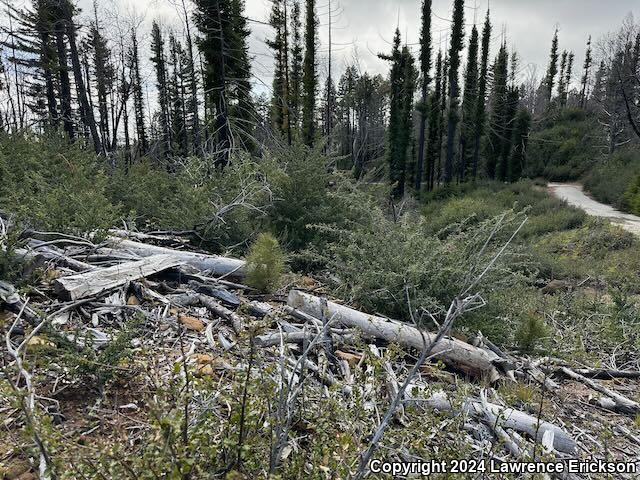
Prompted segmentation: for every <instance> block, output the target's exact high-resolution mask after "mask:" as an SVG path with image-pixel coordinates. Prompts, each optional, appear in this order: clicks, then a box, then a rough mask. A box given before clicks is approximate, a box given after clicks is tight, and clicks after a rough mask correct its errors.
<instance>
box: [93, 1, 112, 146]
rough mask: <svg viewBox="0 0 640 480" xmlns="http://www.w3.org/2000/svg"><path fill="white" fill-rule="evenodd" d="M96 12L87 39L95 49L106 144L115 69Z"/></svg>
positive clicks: (97, 91)
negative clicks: (108, 100) (108, 101)
mask: <svg viewBox="0 0 640 480" xmlns="http://www.w3.org/2000/svg"><path fill="white" fill-rule="evenodd" d="M94 8H95V7H94ZM94 14H95V20H94V22H93V23H92V24H91V25H90V26H89V36H88V39H87V40H88V43H89V44H90V45H91V47H92V50H93V74H94V79H95V86H96V93H97V97H98V114H99V116H100V122H99V126H100V134H101V136H102V143H103V144H104V145H105V146H106V145H107V142H108V140H109V139H110V135H109V111H108V106H107V97H108V95H109V94H110V93H111V89H112V88H113V82H114V76H115V70H114V68H113V65H112V64H111V52H110V50H109V46H108V44H107V40H106V38H105V37H104V36H103V35H102V32H101V31H100V24H99V22H98V12H97V10H94ZM89 86H90V84H89V82H87V87H89ZM89 98H91V96H89Z"/></svg>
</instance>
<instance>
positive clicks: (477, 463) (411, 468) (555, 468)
mask: <svg viewBox="0 0 640 480" xmlns="http://www.w3.org/2000/svg"><path fill="white" fill-rule="evenodd" d="M369 470H370V471H371V473H374V474H375V473H381V474H384V475H393V476H394V477H395V476H399V477H406V476H409V475H412V476H415V475H420V476H423V477H429V476H431V475H439V474H443V473H470V474H474V473H506V474H508V473H511V474H534V473H539V474H545V473H546V474H550V475H551V474H554V473H576V474H579V473H592V474H599V473H602V474H635V473H638V471H640V468H639V465H638V464H637V463H635V462H607V461H604V460H599V459H594V460H577V459H569V460H558V461H552V462H543V461H540V462H515V461H514V462H500V461H496V460H493V459H488V460H487V459H480V460H474V459H453V460H427V461H423V462H384V461H382V460H372V461H371V462H370V463H369Z"/></svg>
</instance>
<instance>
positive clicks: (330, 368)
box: [0, 231, 640, 469]
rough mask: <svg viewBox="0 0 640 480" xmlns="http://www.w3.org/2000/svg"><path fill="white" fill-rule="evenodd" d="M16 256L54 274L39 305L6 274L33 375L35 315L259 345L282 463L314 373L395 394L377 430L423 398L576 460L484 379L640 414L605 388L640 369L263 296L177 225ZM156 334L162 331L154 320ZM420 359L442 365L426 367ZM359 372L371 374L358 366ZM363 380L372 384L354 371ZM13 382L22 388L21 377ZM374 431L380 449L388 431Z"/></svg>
mask: <svg viewBox="0 0 640 480" xmlns="http://www.w3.org/2000/svg"><path fill="white" fill-rule="evenodd" d="M159 244H160V245H159ZM17 253H18V255H20V256H22V257H23V259H24V261H25V264H29V265H32V266H33V265H36V266H38V267H39V268H44V269H45V270H49V271H50V273H51V274H50V275H49V277H50V278H52V279H53V280H51V281H50V283H47V284H44V285H41V286H39V290H38V294H37V295H36V296H35V297H34V298H33V299H32V300H31V301H29V300H27V299H26V298H23V297H22V296H21V295H19V294H18V293H17V292H16V290H15V289H14V288H13V286H12V285H10V284H8V283H6V282H0V308H3V309H6V310H8V311H10V312H13V314H14V320H15V321H14V322H13V325H12V327H11V328H10V329H9V330H8V331H6V332H5V336H6V342H7V345H8V351H9V353H11V355H12V358H13V361H14V362H18V363H19V365H18V367H19V374H18V375H19V377H25V375H28V372H25V371H24V368H23V366H22V363H21V360H20V359H21V356H20V355H22V351H21V350H20V349H21V348H23V341H21V340H20V338H22V337H25V336H26V338H31V337H32V336H33V330H31V331H32V333H31V334H27V333H26V332H28V331H29V324H31V325H32V326H37V329H38V331H40V330H41V329H42V328H43V327H44V326H45V325H46V326H47V327H49V328H53V329H55V330H57V331H58V332H59V333H60V334H62V335H63V336H65V337H67V338H68V339H69V340H70V341H72V342H75V344H76V345H77V348H78V349H80V350H81V349H83V348H94V349H100V348H104V347H105V345H108V344H109V342H110V341H111V338H113V337H114V335H116V334H117V331H118V329H119V328H120V327H121V326H122V325H123V323H124V321H125V320H126V319H127V318H128V317H129V316H131V315H132V314H134V313H135V314H138V315H142V316H143V317H144V318H145V319H146V320H147V323H146V325H147V328H150V329H158V328H159V327H160V325H161V324H163V323H164V324H167V325H170V326H174V327H175V328H176V331H179V332H182V333H184V332H187V333H188V335H191V336H192V338H193V347H192V350H194V349H196V350H197V349H202V351H203V352H206V351H208V350H211V349H222V350H224V351H231V350H233V349H238V348H241V347H240V345H246V341H249V342H250V344H251V345H252V348H258V349H260V351H261V352H263V355H265V356H266V357H267V358H272V359H273V361H274V362H276V363H277V364H279V365H280V370H281V372H282V373H281V374H282V376H283V379H286V381H283V382H281V383H282V385H283V386H282V388H283V391H282V392H281V398H282V402H284V403H281V405H279V410H278V411H277V412H276V416H279V417H278V421H279V423H278V428H277V430H276V432H275V436H276V438H275V441H274V442H273V445H274V446H273V451H272V462H271V463H272V464H273V465H272V466H273V468H274V469H275V468H276V467H277V464H278V462H279V459H280V456H281V455H280V454H281V453H282V449H283V448H284V447H285V445H286V443H287V441H288V437H289V430H288V428H289V427H288V425H290V422H291V415H292V413H291V412H292V409H294V408H295V406H294V404H295V402H296V398H297V395H298V392H299V391H300V388H301V386H302V385H303V384H305V383H309V382H314V383H316V384H318V385H321V386H323V388H335V389H337V390H338V391H340V392H342V394H343V395H344V396H345V397H349V396H351V395H353V393H354V391H355V390H356V389H357V390H358V391H359V392H360V395H362V397H363V398H365V399H366V402H368V403H367V404H369V405H371V406H372V408H373V407H374V406H375V405H378V404H380V402H381V401H383V402H386V403H387V405H388V406H389V407H388V408H389V410H388V416H387V417H388V418H387V417H385V420H384V421H383V424H381V428H380V429H379V430H378V431H377V432H376V435H378V436H381V435H382V432H383V431H384V426H385V425H384V422H385V421H386V422H400V423H402V422H403V419H404V418H405V416H406V415H407V408H408V407H412V408H418V409H422V408H424V409H427V410H436V411H439V412H442V413H444V414H449V415H452V414H453V415H464V416H465V417H468V418H469V422H468V426H469V428H470V431H474V432H476V434H477V433H478V432H480V434H479V435H476V438H475V440H474V441H478V442H480V443H482V442H486V441H491V442H495V443H497V444H500V445H502V446H503V447H504V451H505V453H506V454H507V455H510V456H512V457H518V458H521V457H523V456H524V455H525V453H526V452H527V451H531V450H532V448H531V446H532V445H535V444H543V445H545V448H547V449H548V451H549V452H552V453H553V454H555V455H557V456H558V457H559V458H566V457H567V456H575V455H577V454H578V452H579V450H580V444H579V440H578V439H577V438H576V437H575V436H574V435H572V434H571V433H570V432H569V431H568V430H567V428H566V426H565V425H561V424H560V425H559V424H557V423H556V422H555V419H554V418H544V416H543V414H542V410H541V411H539V412H537V413H532V412H527V411H523V410H519V409H517V408H514V407H509V406H507V405H506V404H505V403H504V402H503V401H502V399H501V398H500V397H499V396H498V394H497V391H494V390H492V389H490V390H489V392H490V394H491V395H493V397H492V401H491V402H489V401H488V398H487V392H486V391H485V390H480V386H481V385H484V386H485V387H490V386H497V385H500V384H509V383H513V382H515V381H520V382H527V383H528V384H532V385H534V386H536V388H538V387H539V388H542V390H543V391H548V392H549V393H550V394H553V392H554V391H557V390H558V389H559V388H560V384H559V383H558V382H566V381H572V382H579V383H580V384H582V385H584V386H586V387H587V388H589V389H591V390H592V391H593V392H595V393H597V394H599V395H600V397H599V399H598V402H597V406H598V407H599V408H604V409H607V410H609V411H612V412H616V413H621V414H625V415H632V416H634V415H637V414H639V413H640V406H639V405H638V403H636V402H635V401H634V400H632V399H630V398H628V397H626V396H625V395H623V394H622V393H620V392H616V391H614V390H613V388H612V386H610V385H609V386H607V385H606V384H605V382H607V381H608V380H610V379H613V378H624V379H626V380H633V379H638V378H640V373H639V372H632V371H615V370H608V371H607V370H590V369H585V368H582V369H577V368H571V366H570V365H566V364H560V363H558V362H554V361H553V360H549V359H545V361H544V362H543V361H532V360H530V359H528V358H524V357H522V356H519V355H516V354H513V353H505V352H503V351H502V350H500V349H499V348H497V347H496V346H495V345H494V344H493V343H491V342H490V341H489V340H488V339H484V338H482V337H481V336H480V341H478V342H474V344H471V343H467V342H464V341H462V340H459V339H456V338H453V337H451V336H450V332H449V331H448V330H447V329H441V330H440V331H439V332H437V333H434V332H427V331H425V330H423V329H421V328H419V327H418V326H416V325H412V324H409V323H405V322H400V321H397V320H391V319H387V318H383V317H380V316H376V315H370V314H367V313H365V312H362V311H360V310H357V309H354V308H352V307H348V306H345V305H342V304H340V303H339V302H338V301H334V300H328V299H327V298H325V297H321V296H317V295H313V294H311V293H307V292H304V291H302V290H297V289H292V290H290V291H289V292H288V296H271V297H268V298H267V300H268V302H265V301H264V300H265V297H263V296H257V295H254V293H255V292H254V291H253V289H251V288H249V287H248V286H246V285H244V284H242V283H241V282H242V281H243V277H244V262H243V261H242V260H239V259H234V258H228V257H223V256H216V255H210V254H207V253H203V252H196V251H192V250H189V246H188V244H187V243H186V242H185V241H184V240H183V239H181V238H177V237H172V236H170V235H148V234H142V233H138V232H126V231H112V236H111V237H108V238H107V239H106V240H105V241H104V242H101V243H99V244H94V243H93V242H91V241H89V240H87V239H84V238H79V237H72V236H68V235H61V234H57V233H52V232H31V233H30V237H29V238H27V239H26V243H25V246H24V247H23V248H21V249H19V250H18V251H17ZM474 298H475V297H470V300H463V299H461V300H459V301H458V303H456V302H454V303H453V304H452V308H451V309H450V312H449V314H451V315H452V316H455V315H462V314H463V313H464V310H465V307H464V306H465V305H466V304H465V302H466V301H469V302H472V301H473V300H474ZM27 303H28V305H27ZM23 321H24V322H25V324H24V325H23V324H22V322H23ZM444 324H445V325H447V322H445V323H444ZM256 325H260V328H257V327H255V326H256ZM249 327H251V328H249ZM449 327H450V324H449ZM151 333H152V335H151V336H152V337H153V338H154V339H157V338H158V336H157V335H156V334H157V333H158V331H157V330H156V331H155V332H151ZM182 333H181V334H182ZM154 335H155V336H154ZM164 335H165V336H166V335H167V334H164ZM157 341H162V340H157ZM171 342H173V344H174V345H175V343H176V342H175V340H171ZM171 342H170V343H171ZM243 342H245V343H243ZM391 344H397V345H399V346H400V347H401V349H402V351H403V352H405V355H404V356H403V357H401V359H400V360H398V361H390V360H388V359H386V357H385V356H384V355H383V354H382V353H381V350H384V349H385V348H386V347H388V346H389V345H391ZM191 353H193V352H191ZM372 358H377V359H378V361H382V362H383V366H384V369H383V372H384V375H385V381H384V385H383V386H380V385H376V382H375V381H374V379H373V377H372V372H373V369H372V368H371V365H372V362H371V359H372ZM416 358H418V360H417V361H416V360H415V359H416ZM422 362H427V363H431V364H437V365H439V366H429V367H428V368H426V369H425V367H424V366H423V365H422ZM225 368H233V366H230V365H226V367H225ZM357 371H359V372H360V373H361V374H362V375H356V372H357ZM356 377H358V378H364V380H363V381H356ZM433 378H436V379H442V378H453V379H454V380H453V383H456V384H458V383H460V382H466V383H465V384H466V385H470V386H471V388H472V389H476V391H477V394H476V395H465V397H464V399H463V400H462V401H454V400H453V399H452V398H451V397H452V395H453V396H454V397H455V392H451V391H450V392H448V393H445V392H443V391H441V390H434V389H432V387H431V381H432V380H433ZM516 378H517V379H518V380H516ZM25 380H28V378H25ZM14 383H15V384H16V385H19V384H20V378H17V379H16V381H15V382H14ZM30 408H34V407H33V406H30ZM373 438H374V441H373V442H372V446H373V447H375V441H377V440H378V438H377V437H376V436H375V435H374V437H373ZM370 448H371V447H370ZM42 454H43V456H46V452H42Z"/></svg>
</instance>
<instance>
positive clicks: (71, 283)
mask: <svg viewBox="0 0 640 480" xmlns="http://www.w3.org/2000/svg"><path fill="white" fill-rule="evenodd" d="M182 263H183V261H182V260H181V259H180V258H178V257H176V256H173V255H154V256H151V257H148V258H143V259H142V260H137V261H135V262H126V263H121V264H119V265H114V266H112V267H108V268H102V269H98V270H90V271H88V272H85V273H78V274H75V275H69V276H67V277H61V278H58V279H56V280H54V282H53V285H54V288H55V291H56V293H57V294H58V295H59V296H61V297H62V298H64V299H65V300H78V299H80V298H86V297H92V296H95V295H98V294H100V293H102V292H106V291H109V290H113V289H114V288H117V287H121V286H123V285H125V284H126V283H127V282H131V281H133V280H139V279H141V278H144V277H148V276H149V275H153V274H154V273H158V272H161V271H163V270H166V269H168V268H172V267H176V266H178V265H181V264H182Z"/></svg>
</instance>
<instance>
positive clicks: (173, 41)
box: [0, 0, 640, 197]
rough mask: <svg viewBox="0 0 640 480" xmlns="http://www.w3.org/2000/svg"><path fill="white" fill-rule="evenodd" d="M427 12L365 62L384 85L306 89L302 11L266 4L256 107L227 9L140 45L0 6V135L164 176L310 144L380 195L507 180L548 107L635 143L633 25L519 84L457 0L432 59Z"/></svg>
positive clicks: (40, 4) (125, 35)
mask: <svg viewBox="0 0 640 480" xmlns="http://www.w3.org/2000/svg"><path fill="white" fill-rule="evenodd" d="M431 7H432V2H431V0H423V1H422V3H421V5H420V11H419V13H420V15H421V22H420V32H419V46H418V48H417V49H415V50H416V51H412V50H411V49H410V48H409V46H408V45H406V44H403V42H402V38H401V34H400V30H399V29H396V31H395V34H394V37H393V41H392V44H391V50H390V51H389V52H385V53H381V54H379V57H380V58H381V59H383V60H385V61H387V62H388V64H389V75H388V77H387V78H385V77H383V76H381V75H371V74H369V73H367V72H363V71H361V70H360V68H359V66H358V65H357V63H356V64H353V65H349V66H347V67H346V68H345V69H344V71H343V73H342V75H341V76H340V77H339V78H338V79H337V82H336V83H335V84H334V82H333V78H331V73H330V72H331V70H330V69H329V75H327V78H326V81H325V83H324V85H325V86H324V87H323V88H320V86H319V85H320V78H319V77H320V75H319V70H320V69H319V62H320V59H319V54H318V52H319V40H318V28H319V24H320V22H319V18H318V15H317V12H316V9H317V6H316V2H315V0H304V1H303V0H271V8H270V13H269V17H268V19H267V23H268V24H269V25H270V26H271V34H270V35H269V38H266V39H264V40H265V42H266V45H267V46H268V47H269V49H270V50H271V52H272V53H273V58H274V71H273V80H272V82H271V85H268V86H269V87H270V88H271V90H270V93H269V95H265V94H264V93H263V94H261V95H257V94H256V90H255V88H254V84H256V83H259V79H256V77H255V75H254V73H253V72H252V62H253V58H252V55H251V54H250V52H249V49H248V38H249V36H250V34H251V30H250V28H249V25H250V22H251V21H254V20H252V19H249V18H248V17H247V16H246V14H245V11H244V10H245V5H244V1H243V0H193V3H187V2H186V0H184V1H181V2H179V3H178V4H177V7H176V11H177V13H178V15H179V17H180V20H181V23H182V25H183V27H182V30H181V31H178V30H176V29H175V28H173V29H172V28H167V27H166V26H163V25H161V24H160V23H159V22H157V21H153V22H152V23H151V30H150V32H148V34H147V33H145V32H141V31H140V24H141V22H140V21H133V20H132V21H130V22H129V23H128V25H127V26H126V27H125V28H119V29H118V32H117V34H113V28H111V26H109V28H107V26H105V21H104V20H101V18H102V16H101V15H100V14H99V12H98V7H97V4H96V6H95V7H94V11H93V12H92V15H91V16H90V20H89V21H88V23H86V22H84V20H83V22H80V20H79V18H80V12H79V11H78V10H77V9H76V8H75V6H74V5H73V4H72V3H71V1H70V0H32V2H31V3H30V4H29V5H27V6H25V7H14V6H8V7H7V10H6V11H7V18H8V22H7V24H6V25H5V26H4V27H3V28H4V30H5V33H6V36H5V37H6V39H5V40H4V42H3V43H2V47H3V55H2V60H3V62H2V64H0V69H1V70H0V74H1V75H0V83H1V85H0V86H1V87H2V89H3V91H4V92H5V95H4V97H6V104H5V105H3V106H2V108H1V109H0V114H1V116H0V118H1V120H2V121H1V122H0V127H1V128H2V129H3V130H15V131H20V130H27V129H30V130H35V131H38V132H44V131H49V130H53V131H58V132H62V134H64V135H66V136H67V137H68V139H69V140H70V141H78V140H82V141H84V142H86V143H87V145H89V146H90V147H91V148H92V149H93V150H95V152H96V153H97V154H100V155H102V156H104V157H106V158H108V159H110V161H111V163H112V164H114V165H115V164H116V163H117V162H120V161H122V162H123V163H124V165H125V167H126V166H127V165H130V164H131V162H133V161H136V159H139V158H142V157H149V158H151V159H152V160H154V161H156V162H158V164H160V165H162V166H164V167H166V168H167V169H169V170H171V169H174V168H178V165H179V159H180V158H182V157H186V156H198V157H202V158H203V159H205V160H206V162H207V165H210V167H211V171H213V170H214V169H218V170H222V169H224V167H225V166H226V165H227V164H228V163H229V162H230V161H231V158H232V152H233V151H234V150H244V151H247V152H249V153H250V154H252V155H256V156H259V155H260V154H261V152H262V150H263V148H264V147H265V146H267V147H268V146H269V144H270V143H274V142H276V143H281V144H284V145H286V144H289V145H291V144H293V143H302V144H306V145H307V146H309V147H320V146H321V147H322V148H323V149H324V150H323V151H324V152H325V153H326V154H327V155H329V156H330V157H331V158H332V159H333V160H334V162H333V164H334V165H335V166H336V167H337V168H339V169H342V170H350V171H351V172H352V173H353V175H354V176H355V177H356V178H358V179H359V178H363V176H364V175H366V174H372V175H376V176H378V177H380V176H382V175H386V178H388V180H389V181H390V183H392V184H393V194H394V196H396V197H402V196H403V195H405V194H407V193H420V192H424V191H432V190H434V189H437V188H439V187H442V186H446V185H451V184H454V183H461V182H467V181H475V180H476V179H477V178H479V177H483V178H485V177H486V178H490V179H496V180H499V181H516V180H517V179H518V178H520V176H521V175H522V172H523V170H524V167H525V163H526V151H527V142H528V138H529V132H530V130H531V128H532V124H533V123H534V122H539V121H541V120H542V119H545V118H549V117H550V116H553V115H554V112H557V111H558V110H563V109H567V108H580V109H584V110H589V111H591V112H594V113H595V114H596V115H597V116H598V119H599V121H600V123H601V125H602V126H603V129H604V130H605V132H606V136H607V139H608V149H609V151H611V152H613V151H614V150H615V149H616V148H618V147H619V146H621V145H624V144H625V143H628V142H629V141H630V140H631V137H633V136H635V137H638V138H640V107H639V105H640V88H638V85H639V84H640V81H639V80H640V70H639V69H640V66H639V59H640V28H638V26H636V25H635V24H634V23H633V21H631V20H628V21H627V22H625V24H624V25H623V27H622V29H621V30H620V31H619V32H618V33H616V34H613V35H611V36H610V37H608V38H606V39H604V40H603V42H602V44H601V45H600V47H601V48H600V50H601V54H600V55H599V56H598V57H599V58H598V62H596V60H595V58H596V55H594V49H593V46H592V41H591V38H589V40H588V42H587V48H586V54H585V61H584V64H583V65H582V68H581V71H580V74H579V77H580V78H579V81H574V76H576V73H575V72H576V69H577V68H576V66H575V65H574V58H575V57H574V53H573V52H571V51H567V50H562V51H561V49H560V41H559V35H558V30H557V29H556V30H555V32H554V34H553V38H552V43H551V50H550V54H549V63H548V65H547V68H546V72H545V74H544V76H543V77H542V78H541V79H536V78H535V77H533V76H532V77H530V78H525V79H523V75H522V72H521V64H520V61H519V58H518V56H517V53H516V52H515V50H510V49H509V48H508V47H507V39H506V38H502V39H501V41H500V43H499V44H498V47H497V52H495V54H492V52H491V51H490V46H491V38H492V25H491V18H490V12H489V11H488V10H487V12H486V15H485V17H484V21H483V22H482V24H481V25H475V24H474V25H472V26H471V28H470V34H469V36H468V38H466V31H467V28H466V27H465V2H464V0H453V14H452V18H451V30H450V35H449V40H448V49H447V50H446V51H443V50H442V49H440V50H438V51H437V52H434V51H433V42H432V15H433V14H432V11H431ZM83 18H84V17H83ZM328 22H329V27H331V17H330V18H329V20H328ZM81 23H83V24H84V23H86V24H85V25H83V26H82V27H81ZM125 23H126V22H125ZM119 25H120V24H119ZM330 42H331V40H329V43H330ZM465 48H466V51H465ZM329 49H331V44H330V45H329ZM462 59H465V61H466V64H464V65H463V64H462ZM147 60H148V61H149V62H150V63H149V64H150V65H151V66H152V69H153V78H152V79H149V80H151V81H149V80H148V79H147V78H146V75H145V71H144V68H143V65H144V64H145V62H147ZM264 87H265V85H262V87H261V88H260V90H264Z"/></svg>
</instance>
